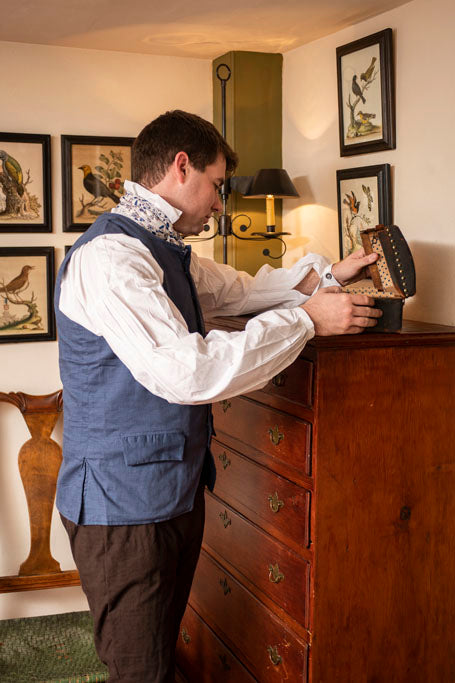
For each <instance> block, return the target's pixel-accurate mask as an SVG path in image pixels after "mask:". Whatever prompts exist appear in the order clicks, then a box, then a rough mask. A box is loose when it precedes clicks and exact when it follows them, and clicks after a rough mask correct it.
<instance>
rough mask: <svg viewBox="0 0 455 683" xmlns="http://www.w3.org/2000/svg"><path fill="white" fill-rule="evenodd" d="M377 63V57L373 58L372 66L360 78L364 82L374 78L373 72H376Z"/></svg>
mask: <svg viewBox="0 0 455 683" xmlns="http://www.w3.org/2000/svg"><path fill="white" fill-rule="evenodd" d="M375 61H376V57H372V58H371V64H370V66H369V67H368V69H367V70H366V71H364V72H363V74H360V78H361V80H362V81H369V80H370V78H371V77H372V75H373V71H374V63H375Z"/></svg>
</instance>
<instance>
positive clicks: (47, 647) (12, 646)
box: [0, 612, 108, 683]
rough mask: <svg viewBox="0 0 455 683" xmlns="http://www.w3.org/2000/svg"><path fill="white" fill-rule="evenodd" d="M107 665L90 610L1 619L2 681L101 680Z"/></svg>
mask: <svg viewBox="0 0 455 683" xmlns="http://www.w3.org/2000/svg"><path fill="white" fill-rule="evenodd" d="M107 679H108V671H107V668H106V667H105V666H104V664H102V662H101V661H100V660H99V658H98V655H97V654H96V651H95V646H94V643H93V622H92V617H91V615H90V613H89V612H68V613H66V614H51V615H47V616H42V617H27V618H26V619H6V620H3V621H0V681H1V682H2V683H33V682H39V683H98V682H101V681H107Z"/></svg>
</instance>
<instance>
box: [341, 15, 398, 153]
mask: <svg viewBox="0 0 455 683" xmlns="http://www.w3.org/2000/svg"><path fill="white" fill-rule="evenodd" d="M336 54H337V83H338V122H339V136H340V156H342V157H344V156H351V155H355V154H367V153H369V152H378V151H380V150H384V149H395V147H396V124H395V79H394V61H393V33H392V29H391V28H386V29H384V30H383V31H379V32H378V33H373V34H372V35H370V36H366V37H365V38H361V39H360V40H355V41H353V42H352V43H348V44H346V45H342V46H340V47H337V49H336ZM360 105H362V108H360ZM363 109H365V110H366V111H363Z"/></svg>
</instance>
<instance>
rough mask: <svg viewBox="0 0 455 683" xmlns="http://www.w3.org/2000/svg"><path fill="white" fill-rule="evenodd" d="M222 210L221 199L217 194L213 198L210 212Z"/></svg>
mask: <svg viewBox="0 0 455 683" xmlns="http://www.w3.org/2000/svg"><path fill="white" fill-rule="evenodd" d="M222 208H223V204H222V203H221V197H220V195H219V194H218V192H217V193H216V196H215V201H214V202H213V206H212V211H221V209H222Z"/></svg>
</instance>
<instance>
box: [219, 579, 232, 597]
mask: <svg viewBox="0 0 455 683" xmlns="http://www.w3.org/2000/svg"><path fill="white" fill-rule="evenodd" d="M220 586H221V588H222V589H223V593H224V594H225V595H229V593H230V592H231V588H230V586H229V584H228V582H227V579H226V577H224V579H220Z"/></svg>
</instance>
